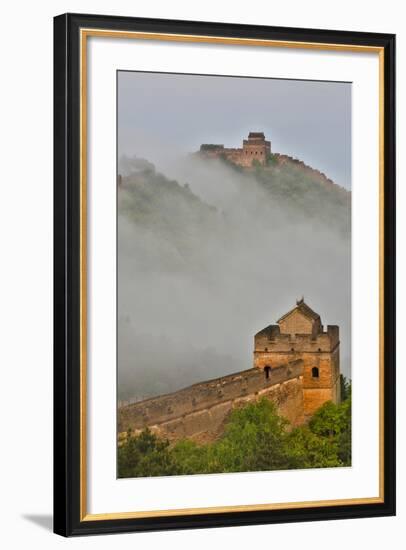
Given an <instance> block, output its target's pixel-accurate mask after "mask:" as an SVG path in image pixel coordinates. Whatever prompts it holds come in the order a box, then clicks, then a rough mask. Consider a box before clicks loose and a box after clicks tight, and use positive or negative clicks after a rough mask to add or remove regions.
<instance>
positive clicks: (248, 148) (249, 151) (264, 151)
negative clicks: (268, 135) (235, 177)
mask: <svg viewBox="0 0 406 550" xmlns="http://www.w3.org/2000/svg"><path fill="white" fill-rule="evenodd" d="M242 152H243V155H242V157H243V158H242V160H243V162H244V163H245V165H246V166H251V165H252V163H253V161H254V160H255V161H258V162H259V163H260V164H263V165H265V164H266V163H267V159H268V156H269V154H270V152H271V142H270V141H267V140H266V139H265V135H264V133H263V132H250V133H249V134H248V139H244V140H243V142H242Z"/></svg>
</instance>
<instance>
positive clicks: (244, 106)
mask: <svg viewBox="0 0 406 550" xmlns="http://www.w3.org/2000/svg"><path fill="white" fill-rule="evenodd" d="M117 143H118V146H117V477H119V478H136V477H152V476H174V475H176V476H180V475H195V474H224V473H236V472H259V471H272V470H293V469H309V468H344V467H349V466H351V380H352V370H351V83H349V82H331V81H310V80H291V79H290V80H284V79H271V78H253V77H249V78H248V77H247V78H246V77H232V76H220V75H213V76H208V75H198V74H196V75H191V74H174V73H172V74H171V73H154V72H137V71H121V70H119V71H117Z"/></svg>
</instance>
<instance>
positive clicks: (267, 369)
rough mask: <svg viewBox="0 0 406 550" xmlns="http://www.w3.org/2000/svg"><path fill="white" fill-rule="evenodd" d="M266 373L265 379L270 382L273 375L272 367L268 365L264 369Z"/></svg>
mask: <svg viewBox="0 0 406 550" xmlns="http://www.w3.org/2000/svg"><path fill="white" fill-rule="evenodd" d="M264 372H265V378H266V379H267V380H268V379H269V375H270V373H271V367H269V366H268V365H267V366H266V367H264Z"/></svg>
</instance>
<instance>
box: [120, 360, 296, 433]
mask: <svg viewBox="0 0 406 550" xmlns="http://www.w3.org/2000/svg"><path fill="white" fill-rule="evenodd" d="M261 397H266V398H268V399H270V400H272V401H273V402H275V404H276V405H277V407H278V410H279V412H280V414H282V415H283V416H285V417H286V418H287V419H288V420H289V422H291V423H292V424H293V425H298V424H300V423H302V422H303V419H304V412H303V403H304V400H303V365H302V361H300V360H298V361H293V362H291V363H290V364H289V365H284V366H280V367H279V368H276V369H274V370H273V371H272V373H271V375H270V377H269V378H267V376H266V373H265V372H263V371H260V370H258V369H249V370H246V371H242V372H238V373H235V374H231V375H229V376H224V377H222V378H217V379H214V380H209V381H207V382H202V383H199V384H194V385H193V386H189V387H188V388H185V389H183V390H180V391H178V392H174V393H171V394H167V395H163V396H160V397H156V398H152V399H147V400H145V401H141V402H139V403H134V404H132V405H127V406H125V407H122V408H120V409H119V412H118V431H119V432H126V431H128V429H129V428H131V430H132V431H133V432H134V433H137V432H138V431H139V430H142V429H143V428H145V427H147V426H148V427H149V428H150V429H152V430H153V431H155V432H156V433H158V434H160V435H162V436H164V437H167V438H168V439H169V440H171V441H176V440H178V439H181V438H183V437H187V438H191V439H194V440H196V441H210V440H213V439H215V438H216V437H218V435H219V434H220V433H221V432H222V429H223V427H224V423H225V421H226V419H227V417H228V415H229V413H230V411H231V410H232V409H233V408H235V407H239V406H242V405H244V404H246V403H250V402H253V401H256V400H258V399H260V398H261Z"/></svg>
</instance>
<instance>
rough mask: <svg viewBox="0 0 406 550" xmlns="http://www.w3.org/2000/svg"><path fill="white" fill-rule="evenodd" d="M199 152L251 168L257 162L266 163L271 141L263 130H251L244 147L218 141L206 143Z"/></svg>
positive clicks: (244, 141) (205, 155)
mask: <svg viewBox="0 0 406 550" xmlns="http://www.w3.org/2000/svg"><path fill="white" fill-rule="evenodd" d="M199 154H200V155H202V156H204V157H208V158H216V157H222V158H225V159H226V160H228V161H230V162H233V163H234V164H237V165H238V166H243V167H245V168H250V167H251V166H252V165H253V164H254V165H255V162H254V161H256V162H258V163H259V164H261V165H263V166H264V165H266V163H267V162H268V158H269V155H270V154H271V142H270V141H267V140H266V139H265V134H264V133H263V132H250V133H249V134H248V139H244V140H243V144H242V148H228V147H224V145H220V144H216V143H204V144H203V145H201V146H200V151H199Z"/></svg>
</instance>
